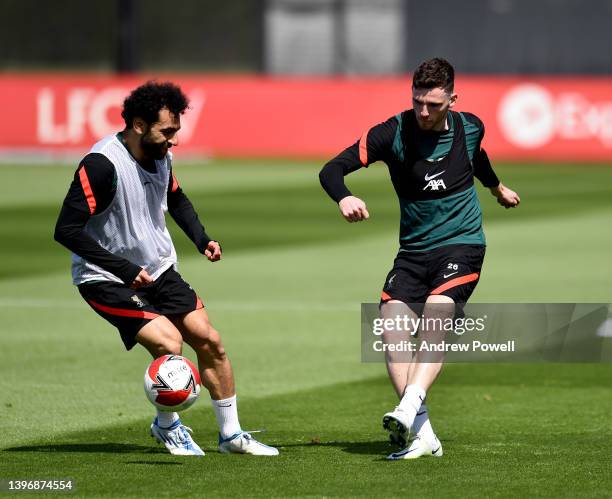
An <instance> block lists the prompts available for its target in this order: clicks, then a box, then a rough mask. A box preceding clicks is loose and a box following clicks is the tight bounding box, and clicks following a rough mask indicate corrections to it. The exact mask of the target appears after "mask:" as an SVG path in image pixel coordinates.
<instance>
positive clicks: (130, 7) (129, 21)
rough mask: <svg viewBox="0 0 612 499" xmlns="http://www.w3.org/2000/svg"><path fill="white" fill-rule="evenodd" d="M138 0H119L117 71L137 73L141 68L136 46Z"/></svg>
mask: <svg viewBox="0 0 612 499" xmlns="http://www.w3.org/2000/svg"><path fill="white" fill-rule="evenodd" d="M136 1H137V0H117V26H118V29H117V58H116V60H115V69H116V71H117V73H135V72H136V71H138V69H139V65H138V55H137V47H136V44H137V42H136V39H137V37H136Z"/></svg>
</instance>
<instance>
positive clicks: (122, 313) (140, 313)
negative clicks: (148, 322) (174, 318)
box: [87, 300, 160, 319]
mask: <svg viewBox="0 0 612 499" xmlns="http://www.w3.org/2000/svg"><path fill="white" fill-rule="evenodd" d="M87 303H89V304H90V305H91V306H92V307H94V308H97V309H98V310H100V311H101V312H105V313H107V314H110V315H117V316H119V317H134V318H137V319H155V318H157V317H159V316H160V315H159V314H155V313H153V312H145V311H144V310H129V309H127V308H114V307H107V306H105V305H100V304H99V303H96V302H95V301H93V300H87Z"/></svg>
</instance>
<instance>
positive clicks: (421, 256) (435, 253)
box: [381, 244, 485, 305]
mask: <svg viewBox="0 0 612 499" xmlns="http://www.w3.org/2000/svg"><path fill="white" fill-rule="evenodd" d="M484 255H485V246H482V245H471V244H453V245H449V246H441V247H439V248H435V249H433V250H431V251H428V252H410V253H409V252H400V253H398V255H397V257H396V258H395V261H394V262H393V268H392V269H391V272H389V274H388V275H387V279H386V280H385V285H384V287H383V292H382V295H381V303H384V302H387V301H389V300H399V301H402V302H404V303H407V304H411V303H425V301H426V300H427V297H428V296H430V295H445V296H448V297H449V298H452V299H453V301H454V302H455V303H456V304H458V305H463V304H465V303H466V302H467V301H468V299H469V297H470V296H471V295H472V293H473V292H474V289H475V288H476V284H478V279H479V278H480V270H481V268H482V262H483V260H484Z"/></svg>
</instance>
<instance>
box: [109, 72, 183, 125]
mask: <svg viewBox="0 0 612 499" xmlns="http://www.w3.org/2000/svg"><path fill="white" fill-rule="evenodd" d="M188 106H189V99H187V96H186V95H185V94H184V93H183V91H182V90H181V88H180V87H179V86H178V85H175V84H174V83H171V82H169V81H166V82H163V83H159V82H157V81H155V80H150V81H148V82H146V83H144V84H143V85H140V86H139V87H138V88H136V89H134V90H132V93H130V95H128V96H127V97H126V99H125V100H124V101H123V111H121V116H122V118H123V120H124V121H125V126H126V127H127V128H132V123H133V121H134V118H142V119H143V120H144V121H145V122H146V123H147V125H151V124H152V123H155V122H156V121H157V120H158V119H159V111H160V110H161V109H163V108H167V109H168V110H169V111H170V112H171V113H173V114H175V115H179V114H183V113H184V112H185V110H186V109H187V107H188Z"/></svg>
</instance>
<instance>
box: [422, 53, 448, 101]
mask: <svg viewBox="0 0 612 499" xmlns="http://www.w3.org/2000/svg"><path fill="white" fill-rule="evenodd" d="M454 86H455V69H454V68H453V66H451V64H450V62H448V61H447V60H446V59H442V58H440V57H435V58H433V59H429V60H427V61H425V62H423V63H421V65H420V66H419V67H418V68H417V69H416V71H415V72H414V75H413V76H412V88H419V89H427V90H430V89H432V88H438V87H439V88H443V89H444V90H446V91H447V92H450V93H452V92H453V87H454Z"/></svg>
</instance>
